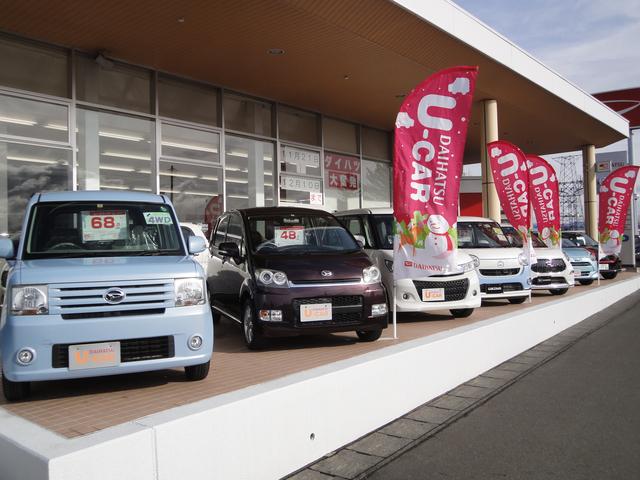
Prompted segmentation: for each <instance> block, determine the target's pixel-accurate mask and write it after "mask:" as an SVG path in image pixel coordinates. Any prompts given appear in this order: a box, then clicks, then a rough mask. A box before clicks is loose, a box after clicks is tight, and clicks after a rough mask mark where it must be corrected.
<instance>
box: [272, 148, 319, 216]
mask: <svg viewBox="0 0 640 480" xmlns="http://www.w3.org/2000/svg"><path fill="white" fill-rule="evenodd" d="M321 172H322V170H321V165H320V153H319V152H315V151H313V150H303V149H301V148H295V147H290V146H284V147H282V150H281V157H280V200H281V201H283V202H294V203H302V204H306V205H322V196H323V190H322V177H321Z"/></svg>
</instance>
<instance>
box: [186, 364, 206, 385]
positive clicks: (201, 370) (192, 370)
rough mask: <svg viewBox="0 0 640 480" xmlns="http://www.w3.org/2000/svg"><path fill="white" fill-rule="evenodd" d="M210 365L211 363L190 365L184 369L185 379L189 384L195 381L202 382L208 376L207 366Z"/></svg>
mask: <svg viewBox="0 0 640 480" xmlns="http://www.w3.org/2000/svg"><path fill="white" fill-rule="evenodd" d="M210 365H211V361H208V362H206V363H201V364H199V365H191V366H189V367H184V375H185V377H187V380H189V381H191V382H195V381H197V380H204V379H205V378H207V375H209V366H210Z"/></svg>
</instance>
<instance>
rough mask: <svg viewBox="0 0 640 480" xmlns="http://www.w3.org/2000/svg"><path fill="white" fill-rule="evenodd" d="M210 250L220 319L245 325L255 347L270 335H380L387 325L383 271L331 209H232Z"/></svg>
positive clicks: (370, 337)
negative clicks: (374, 263) (347, 332)
mask: <svg viewBox="0 0 640 480" xmlns="http://www.w3.org/2000/svg"><path fill="white" fill-rule="evenodd" d="M210 250H211V260H209V265H208V287H209V292H210V298H211V306H212V308H213V312H214V317H218V318H219V316H220V315H222V316H225V317H228V318H230V319H232V320H235V321H236V322H238V323H240V324H241V325H242V327H243V328H242V330H243V332H244V339H245V342H246V344H247V346H248V347H249V348H251V349H256V348H260V347H262V346H264V344H265V339H266V337H277V336H289V335H304V334H325V333H333V332H346V331H355V332H356V333H357V335H358V338H359V339H360V340H362V341H374V340H377V339H378V338H380V335H381V333H382V330H383V329H384V328H386V326H387V324H388V310H389V309H388V303H387V293H386V291H385V288H384V286H383V284H382V281H381V275H380V271H379V270H378V268H377V267H375V266H374V265H372V264H371V262H370V261H369V258H368V257H367V255H366V254H365V252H364V251H363V250H362V248H361V246H360V245H359V243H358V242H357V241H356V239H355V238H354V237H353V235H351V233H350V232H349V231H348V230H346V229H345V228H344V227H343V226H342V225H341V224H340V222H338V220H337V219H336V218H335V217H334V216H333V215H331V214H329V213H326V212H323V211H320V210H314V209H307V208H296V207H265V208H248V209H243V210H233V211H230V212H226V213H224V214H223V215H221V216H220V218H218V220H217V222H216V224H215V226H214V228H213V229H212V233H211V238H210ZM216 320H217V319H216Z"/></svg>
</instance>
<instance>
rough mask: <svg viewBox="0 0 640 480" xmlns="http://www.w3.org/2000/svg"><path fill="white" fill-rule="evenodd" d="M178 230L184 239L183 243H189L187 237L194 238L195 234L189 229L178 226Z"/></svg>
mask: <svg viewBox="0 0 640 480" xmlns="http://www.w3.org/2000/svg"><path fill="white" fill-rule="evenodd" d="M180 230H182V236H183V237H184V241H185V242H187V243H189V237H195V236H196V234H195V233H193V230H191V229H190V228H189V227H183V226H180Z"/></svg>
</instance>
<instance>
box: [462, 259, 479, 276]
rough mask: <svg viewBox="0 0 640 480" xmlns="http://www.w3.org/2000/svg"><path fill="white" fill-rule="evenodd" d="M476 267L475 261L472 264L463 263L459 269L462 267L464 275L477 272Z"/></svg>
mask: <svg viewBox="0 0 640 480" xmlns="http://www.w3.org/2000/svg"><path fill="white" fill-rule="evenodd" d="M478 262H479V261H478ZM476 266H477V265H476V262H475V261H474V260H471V261H470V262H466V263H461V264H459V265H458V267H460V269H461V270H462V272H463V273H466V272H470V271H471V270H475V269H476Z"/></svg>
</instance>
